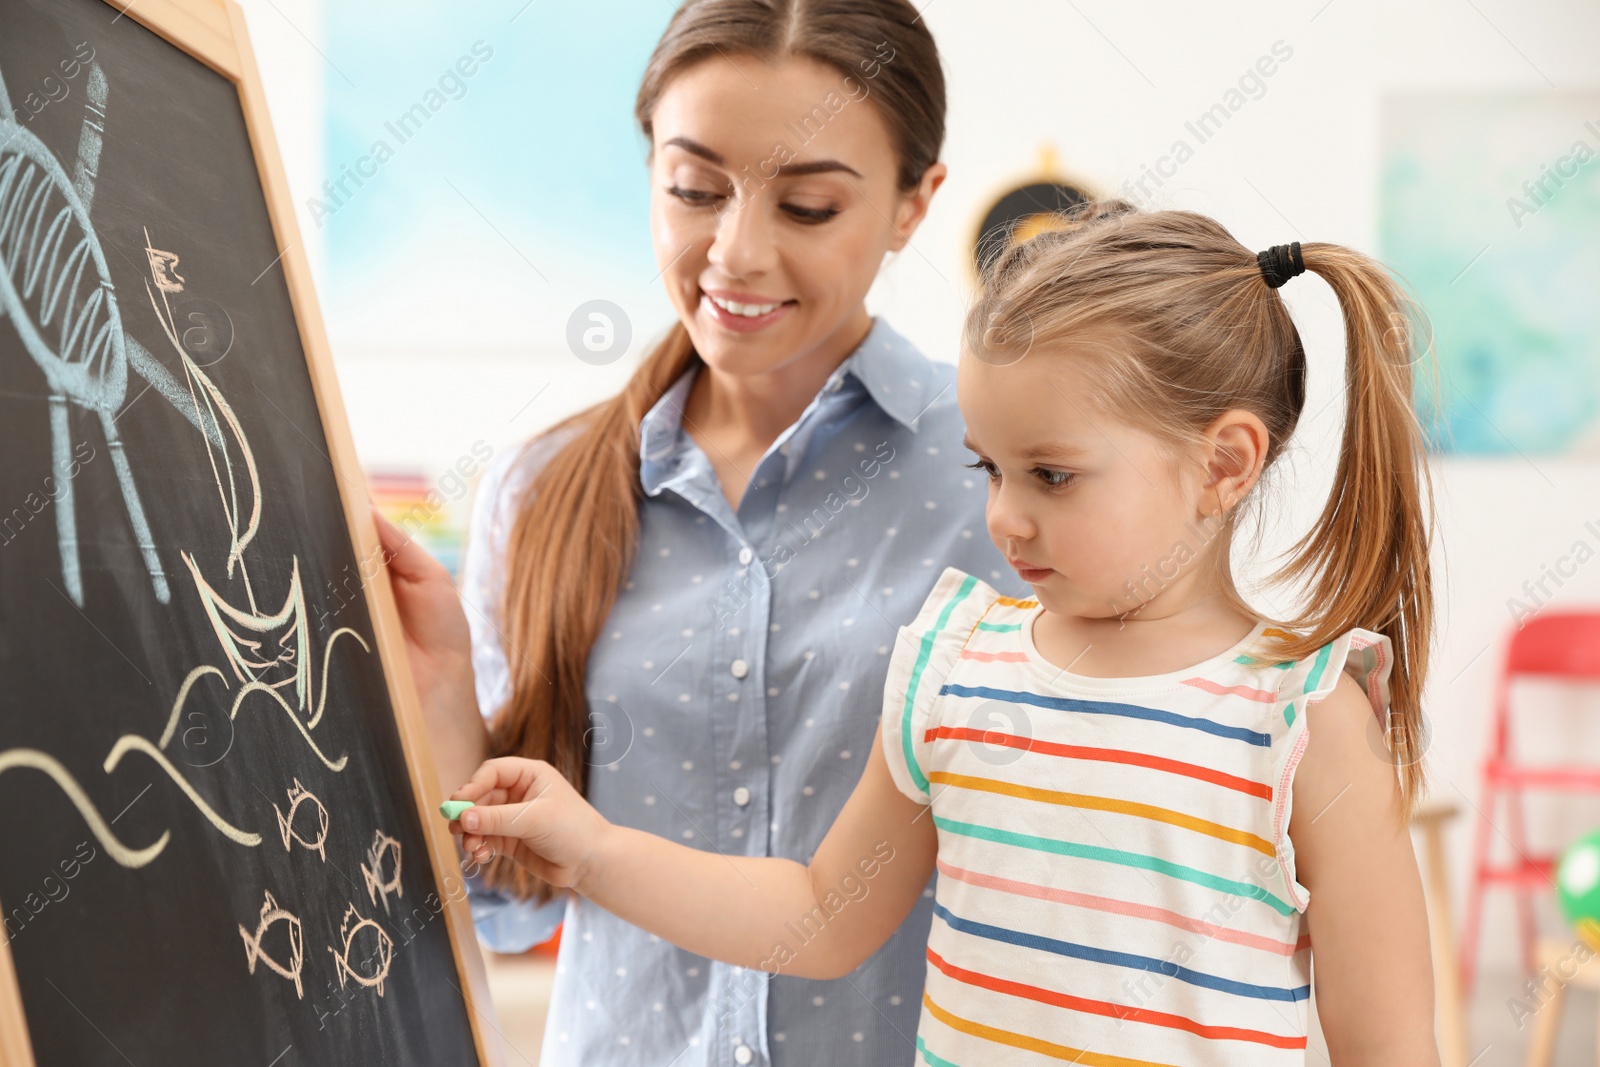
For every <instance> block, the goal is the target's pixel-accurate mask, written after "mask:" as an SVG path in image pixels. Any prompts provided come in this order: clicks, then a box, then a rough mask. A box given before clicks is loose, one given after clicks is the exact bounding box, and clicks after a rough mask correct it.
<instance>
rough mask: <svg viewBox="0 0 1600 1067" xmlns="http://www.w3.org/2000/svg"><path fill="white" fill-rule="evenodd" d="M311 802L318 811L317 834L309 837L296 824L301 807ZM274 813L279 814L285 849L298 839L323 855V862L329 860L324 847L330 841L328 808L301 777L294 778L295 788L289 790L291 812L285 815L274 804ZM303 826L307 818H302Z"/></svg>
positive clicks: (302, 845) (279, 824)
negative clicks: (303, 783) (302, 782)
mask: <svg viewBox="0 0 1600 1067" xmlns="http://www.w3.org/2000/svg"><path fill="white" fill-rule="evenodd" d="M303 804H309V805H311V807H312V808H313V809H314V810H315V811H316V815H317V832H316V836H315V837H314V838H311V839H309V840H308V839H307V838H306V837H305V836H304V835H303V834H302V833H301V832H300V829H298V828H296V826H295V818H296V816H298V815H299V813H300V807H301V805H303ZM272 810H273V813H274V814H276V815H277V816H278V834H279V836H281V837H282V838H283V850H284V851H285V852H287V851H289V842H290V841H297V842H299V843H300V845H301V847H302V848H307V849H310V850H311V851H312V852H315V853H316V854H317V855H319V856H321V857H322V862H323V863H327V862H328V853H327V851H326V849H325V848H324V847H323V846H324V845H326V844H327V841H328V809H327V808H325V807H323V806H322V801H320V800H318V799H317V797H316V794H315V793H312V792H311V790H309V789H307V788H306V787H305V786H303V785H301V784H300V779H298V778H296V779H295V780H294V788H293V789H291V790H289V813H288V814H287V815H285V814H284V813H283V812H282V811H281V810H279V808H278V805H276V804H274V805H272ZM300 821H301V824H302V827H303V826H304V823H305V820H304V819H301V820H300Z"/></svg>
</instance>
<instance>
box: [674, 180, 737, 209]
mask: <svg viewBox="0 0 1600 1067" xmlns="http://www.w3.org/2000/svg"><path fill="white" fill-rule="evenodd" d="M667 192H668V193H669V194H671V195H672V196H675V197H677V198H678V199H679V200H682V201H683V202H684V203H685V204H689V205H692V206H694V207H711V206H713V205H715V204H716V203H718V202H719V201H722V200H726V199H727V197H726V196H724V195H723V194H721V193H708V192H706V191H705V190H704V189H685V188H684V187H683V186H681V185H670V186H668V187H667Z"/></svg>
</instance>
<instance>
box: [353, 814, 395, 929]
mask: <svg viewBox="0 0 1600 1067" xmlns="http://www.w3.org/2000/svg"><path fill="white" fill-rule="evenodd" d="M391 866H392V867H393V870H391V871H390V873H389V874H388V876H387V878H385V876H384V871H385V869H386V868H389V867H391ZM361 879H362V881H364V882H366V883H367V899H368V900H370V901H371V902H372V903H374V904H378V903H381V904H382V905H383V913H384V914H385V915H387V914H389V894H390V893H393V894H394V895H395V896H397V897H403V896H405V895H406V894H405V890H404V889H403V888H402V887H401V885H400V842H398V841H396V840H395V839H394V838H392V837H390V836H389V835H388V834H386V833H384V832H383V831H382V830H378V831H376V832H375V833H374V835H373V838H372V847H371V848H369V849H367V861H366V862H365V863H363V864H362V865H361ZM380 894H381V896H380Z"/></svg>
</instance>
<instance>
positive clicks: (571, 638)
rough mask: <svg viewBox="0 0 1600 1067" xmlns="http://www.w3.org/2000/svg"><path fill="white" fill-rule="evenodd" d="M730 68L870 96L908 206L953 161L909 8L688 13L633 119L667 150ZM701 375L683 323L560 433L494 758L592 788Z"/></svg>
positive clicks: (538, 493)
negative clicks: (780, 65) (598, 695)
mask: <svg viewBox="0 0 1600 1067" xmlns="http://www.w3.org/2000/svg"><path fill="white" fill-rule="evenodd" d="M731 56H749V57H754V58H756V59H760V60H763V61H766V62H780V61H783V60H786V59H790V58H801V59H809V60H811V61H813V62H817V63H821V64H823V65H825V66H828V67H832V68H834V69H835V70H838V71H839V72H841V73H842V74H844V75H845V76H847V77H849V78H852V79H855V80H856V82H857V83H858V84H860V83H869V84H868V85H867V88H868V93H869V95H868V99H871V100H874V101H876V107H877V113H878V115H879V116H880V118H881V119H882V121H883V122H884V124H885V125H886V126H887V127H888V130H889V134H890V137H891V138H892V141H893V144H894V147H895V150H896V155H897V158H898V161H899V173H898V174H897V176H896V177H897V181H898V185H899V187H900V189H901V190H902V191H909V190H911V189H914V188H915V187H916V186H917V185H918V184H919V183H920V182H921V181H922V178H923V174H924V173H925V172H926V171H927V169H928V168H929V167H930V166H932V165H933V164H934V163H936V162H937V161H938V159H939V151H940V149H941V147H942V145H943V143H944V117H945V95H944V73H943V70H942V68H941V66H940V63H939V53H938V50H937V48H936V47H935V46H934V42H933V37H932V36H931V35H930V34H929V33H928V30H927V28H926V26H925V25H924V23H923V22H922V18H921V15H920V14H919V13H918V11H917V9H916V8H915V7H913V6H912V5H911V4H910V3H909V2H907V0H688V2H687V3H685V4H684V5H683V6H682V7H680V8H679V9H678V11H677V13H676V14H675V15H673V17H672V21H671V22H670V23H668V24H667V29H666V32H665V33H663V34H662V36H661V40H660V41H659V42H658V43H657V45H656V49H655V52H654V53H653V54H652V55H651V57H650V62H649V64H648V65H647V66H646V68H645V73H644V80H643V82H642V83H641V84H640V86H639V95H638V98H637V100H636V101H635V104H634V115H635V117H636V118H637V119H638V122H639V126H640V128H641V129H642V130H643V131H644V135H645V137H646V139H651V140H653V133H654V131H653V125H652V116H653V114H654V112H655V107H656V102H657V101H658V100H659V99H660V98H661V95H662V93H664V92H665V91H666V89H667V86H668V85H670V84H671V83H672V81H673V79H674V78H676V77H677V76H678V75H680V74H682V73H683V72H684V71H686V70H688V69H689V68H691V67H693V66H695V65H696V64H698V63H702V62H705V61H707V60H713V59H725V58H727V57H731ZM852 95H853V90H852ZM700 365H701V364H700V357H699V355H698V354H697V353H696V352H695V350H694V344H693V343H692V341H691V340H690V338H689V334H688V331H687V330H685V329H684V326H683V323H682V322H678V323H674V324H673V326H672V328H671V329H670V330H669V331H668V332H667V335H666V336H665V337H664V338H663V339H662V340H661V341H660V342H659V343H658V344H657V345H656V346H655V348H654V349H653V350H652V351H651V352H650V354H649V355H647V356H646V357H645V358H644V360H643V361H642V362H641V363H640V365H639V368H638V369H637V370H636V371H635V372H634V373H633V376H632V377H631V378H630V379H629V380H628V383H627V385H626V386H625V387H624V388H623V390H622V391H621V392H620V393H618V394H617V395H616V396H615V397H613V398H611V399H610V400H607V401H604V402H602V403H600V404H597V405H595V406H594V407H592V408H589V409H587V410H585V411H581V412H579V413H578V414H576V415H574V416H572V417H571V418H569V419H566V420H565V421H563V422H561V423H559V424H557V425H556V426H554V427H552V428H551V429H549V430H548V431H546V433H549V434H570V440H568V441H567V443H566V444H565V445H564V447H562V448H561V449H560V451H558V452H557V453H556V454H555V455H554V456H553V457H552V458H551V459H550V461H549V462H548V463H547V464H546V465H545V466H544V467H543V468H541V469H540V471H539V472H538V473H537V474H536V475H535V476H534V478H533V479H532V481H531V482H530V483H529V485H528V488H527V490H526V492H525V494H524V496H523V498H522V500H521V501H520V502H519V504H518V510H517V518H516V521H515V524H514V525H513V527H512V530H511V535H510V537H509V538H508V540H507V544H506V560H505V575H506V581H505V591H504V602H503V604H502V617H503V618H504V619H505V635H504V639H505V643H506V660H507V663H508V666H509V669H510V676H511V695H510V698H509V699H508V700H507V701H506V703H505V705H504V706H503V707H500V708H498V709H495V714H494V719H493V722H492V724H491V727H490V748H491V755H494V756H524V757H528V758H532V759H542V760H545V761H546V762H548V763H550V764H551V765H552V766H554V767H555V768H556V769H557V770H559V771H560V772H561V773H562V774H563V775H565V776H566V778H567V780H568V781H570V782H572V784H573V785H574V786H576V787H577V788H578V789H579V790H580V791H583V790H585V789H586V787H587V784H588V760H587V753H588V742H587V731H588V726H589V723H588V705H587V702H586V698H585V694H584V682H585V678H586V675H587V671H588V663H589V651H590V649H591V648H592V647H593V646H594V643H595V640H596V638H597V637H598V636H599V634H600V631H601V628H602V627H603V626H604V625H605V621H606V618H607V617H608V616H609V615H610V614H611V609H612V606H613V604H614V603H615V602H616V598H617V592H618V590H619V589H620V588H621V586H622V583H623V581H624V579H625V578H626V575H627V573H628V570H629V568H630V567H631V566H632V565H633V559H634V554H635V550H636V548H637V545H638V537H639V513H638V507H639V501H640V499H641V497H642V495H643V491H642V489H641V487H640V484H639V422H640V420H641V419H643V418H644V416H645V414H646V413H648V412H649V410H650V409H651V408H652V407H654V406H655V404H656V402H657V401H659V400H660V399H661V397H662V395H663V394H664V393H665V392H666V391H667V390H668V389H669V388H670V387H671V386H672V384H673V383H674V382H676V381H677V380H678V379H679V378H680V377H681V376H682V375H683V374H684V373H685V372H686V371H688V370H690V369H692V368H696V367H698V366H700ZM487 878H488V880H489V881H490V883H491V884H493V885H495V886H497V887H499V888H501V889H503V890H506V891H508V892H512V893H514V894H516V895H517V896H520V897H534V898H536V899H538V900H547V899H549V898H550V896H551V888H550V886H549V885H548V884H546V883H544V882H543V881H541V880H540V879H538V878H536V877H534V876H533V875H532V874H530V873H529V872H528V871H526V870H524V869H523V868H521V867H518V866H516V865H515V864H513V863H511V861H510V860H509V859H508V858H507V857H498V858H496V859H495V860H494V861H493V862H492V863H491V864H490V867H489V869H488V871H487Z"/></svg>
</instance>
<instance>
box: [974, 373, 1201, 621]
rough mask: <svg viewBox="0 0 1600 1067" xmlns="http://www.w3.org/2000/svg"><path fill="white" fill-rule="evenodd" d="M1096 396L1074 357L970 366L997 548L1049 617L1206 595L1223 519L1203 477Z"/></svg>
mask: <svg viewBox="0 0 1600 1067" xmlns="http://www.w3.org/2000/svg"><path fill="white" fill-rule="evenodd" d="M1093 388H1094V379H1093V377H1092V373H1090V372H1087V371H1086V369H1085V367H1084V366H1083V361H1082V360H1081V359H1074V358H1073V353H1072V352H1071V351H1067V352H1049V353H1045V352H1030V353H1029V354H1028V355H1026V356H1025V357H1023V358H1022V359H1021V360H1019V361H1018V362H1016V363H1012V364H1009V365H1006V366H995V365H993V364H991V363H986V362H984V361H983V360H982V359H978V358H974V357H973V356H971V355H964V356H963V357H962V359H961V366H960V370H959V372H958V374H957V380H956V389H957V395H958V396H959V399H960V403H961V411H962V414H963V415H964V416H965V417H966V423H967V446H968V447H969V448H971V449H972V450H973V452H975V453H977V463H976V464H975V466H977V467H978V468H979V469H980V470H982V471H983V472H984V473H986V474H987V475H988V477H989V504H988V511H987V522H988V527H989V536H990V537H991V538H992V539H993V540H994V543H995V545H996V546H997V547H998V548H999V549H1000V551H1001V552H1002V553H1004V554H1005V556H1006V558H1007V559H1008V560H1010V562H1011V565H1012V566H1013V567H1015V568H1016V570H1017V573H1018V574H1019V575H1021V576H1022V579H1023V580H1024V581H1026V582H1028V583H1029V584H1030V585H1032V586H1033V588H1034V591H1035V593H1036V595H1037V596H1038V599H1039V601H1040V603H1041V604H1043V605H1044V607H1045V609H1046V610H1048V611H1051V612H1054V613H1056V614H1060V615H1068V616H1075V617H1079V618H1110V617H1116V616H1120V615H1124V614H1126V613H1129V612H1132V611H1134V610H1135V609H1140V608H1141V605H1142V606H1144V607H1145V608H1149V607H1151V606H1152V604H1153V602H1155V601H1156V598H1157V597H1159V596H1162V595H1163V594H1165V596H1164V597H1163V600H1164V601H1165V602H1169V603H1170V602H1172V601H1174V600H1176V599H1178V597H1179V594H1180V591H1181V590H1185V589H1193V588H1194V587H1195V586H1196V585H1197V584H1200V583H1203V581H1204V578H1205V576H1206V575H1207V574H1208V573H1209V572H1207V571H1206V570H1205V569H1204V567H1205V565H1207V564H1208V563H1209V560H1210V559H1211V553H1210V548H1211V541H1212V539H1213V537H1214V535H1215V533H1216V530H1217V521H1216V520H1215V519H1214V518H1211V517H1210V516H1212V515H1214V514H1215V513H1216V511H1217V507H1216V502H1215V501H1214V500H1212V497H1213V496H1215V495H1216V494H1215V490H1214V489H1208V488H1207V487H1206V484H1207V481H1208V478H1207V474H1206V471H1205V469H1204V467H1203V465H1201V464H1199V463H1183V464H1180V463H1179V462H1177V461H1176V460H1175V459H1174V457H1173V456H1172V454H1171V452H1170V450H1169V449H1167V448H1165V447H1164V446H1163V444H1162V443H1161V442H1160V441H1158V440H1157V439H1156V438H1155V437H1154V436H1152V435H1151V434H1149V433H1147V432H1145V431H1143V430H1140V429H1137V428H1135V427H1133V426H1130V425H1128V424H1127V423H1125V422H1123V421H1121V420H1118V419H1115V418H1112V417H1110V416H1108V415H1106V414H1104V413H1103V412H1102V411H1101V410H1099V409H1098V408H1097V407H1095V406H1094V405H1093V404H1092V403H1091V400H1090V397H1091V396H1092V392H1091V390H1093ZM1208 505H1210V506H1208Z"/></svg>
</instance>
